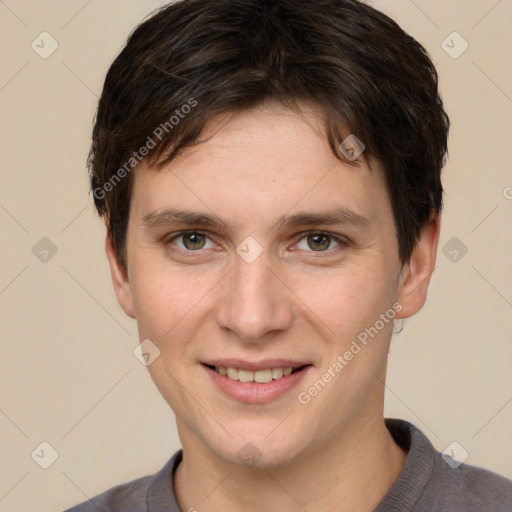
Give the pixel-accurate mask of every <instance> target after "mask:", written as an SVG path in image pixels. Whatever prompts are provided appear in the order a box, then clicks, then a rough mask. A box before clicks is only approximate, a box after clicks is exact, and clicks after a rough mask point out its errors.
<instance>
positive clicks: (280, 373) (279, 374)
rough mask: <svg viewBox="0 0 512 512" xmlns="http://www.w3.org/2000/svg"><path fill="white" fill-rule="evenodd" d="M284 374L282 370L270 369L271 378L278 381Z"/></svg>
mask: <svg viewBox="0 0 512 512" xmlns="http://www.w3.org/2000/svg"><path fill="white" fill-rule="evenodd" d="M283 374H284V370H283V369H282V368H272V378H273V379H280V378H281V377H282V376H283Z"/></svg>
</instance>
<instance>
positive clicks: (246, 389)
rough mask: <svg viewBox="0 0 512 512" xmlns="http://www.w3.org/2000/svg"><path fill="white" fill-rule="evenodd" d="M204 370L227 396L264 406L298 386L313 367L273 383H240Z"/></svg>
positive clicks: (209, 370) (213, 371)
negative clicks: (263, 404)
mask: <svg viewBox="0 0 512 512" xmlns="http://www.w3.org/2000/svg"><path fill="white" fill-rule="evenodd" d="M203 368H205V370H206V371H207V373H208V375H209V376H210V378H211V379H212V380H213V382H214V383H215V384H216V385H217V387H218V388H219V389H220V390H221V391H222V392H223V393H224V394H226V395H228V396H229V397H231V398H234V399H235V400H237V401H239V402H244V403H250V404H262V403H265V402H269V401H270V400H274V399H276V398H278V397H279V396H281V395H283V394H284V393H286V392H287V391H289V390H290V389H292V388H293V387H294V386H296V385H297V384H298V383H299V382H300V381H301V380H302V378H303V377H304V375H305V374H306V373H308V370H309V369H310V368H311V366H306V367H304V368H303V369H302V370H299V371H298V372H295V373H291V374H290V375H286V376H283V377H281V378H280V379H275V380H273V381H272V382H267V383H265V384H261V383H259V382H240V381H238V380H233V379H230V378H229V377H226V376H225V375H221V374H220V373H217V372H216V371H215V370H212V369H211V368H209V367H208V366H206V365H203Z"/></svg>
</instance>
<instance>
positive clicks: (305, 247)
mask: <svg viewBox="0 0 512 512" xmlns="http://www.w3.org/2000/svg"><path fill="white" fill-rule="evenodd" d="M321 127H322V121H321V119H319V118H318V117H317V116H316V115H315V114H314V113H313V111H312V109H309V111H308V110H307V109H306V108H305V109H304V115H303V116H300V115H298V114H297V113H294V112H292V111H289V110H286V109H285V108H284V107H278V106H276V105H272V106H270V105H266V106H261V107H259V108H257V109H254V110H252V111H250V112H245V113H242V114H237V115H231V116H222V117H219V118H217V119H215V120H214V121H212V122H211V123H210V124H209V125H208V126H207V128H206V130H205V134H204V135H206V136H207V137H205V138H206V139H207V141H206V142H204V143H202V144H199V145H197V146H194V147H193V148H190V149H189V150H187V151H185V152H184V153H183V154H181V155H180V156H179V157H178V158H176V159H175V160H173V161H172V162H171V163H170V164H169V165H168V166H167V167H166V168H164V169H163V170H157V169H155V168H150V167H148V166H147V164H146V163H145V162H143V163H141V165H140V166H139V168H137V169H136V171H135V173H134V184H133V185H134V186H133V195H132V198H131V206H130V216H129V225H128V231H127V261H128V270H127V272H124V270H123V269H122V267H120V266H119V264H118V262H117V260H116V258H115V256H114V254H113V251H112V247H111V245H110V248H109V244H108V242H107V249H108V253H109V258H110V263H111V267H112V272H113V277H114V285H115V288H116V293H117V296H118V299H119V302H120V303H121V305H122V306H123V308H124V310H125V311H126V312H127V314H129V315H131V316H133V317H134V318H136V319H137V323H138V329H139V334H140V339H141V340H145V339H149V340H151V342H152V343H154V344H155V345H156V346H157V347H158V349H159V350H160V355H159V357H157V358H156V359H155V360H154V361H153V362H152V363H151V365H149V366H148V369H149V371H150V373H151V377H152V378H153V380H154V382H155V383H156V385H157V387H158V389H159V390H160V392H161V394H162V395H163V397H164V398H165V400H166V401H167V402H168V403H169V405H170V406H171V407H172V409H173V410H174V412H175V414H176V419H177V425H178V430H179V434H180V438H181V440H182V443H183V445H184V446H185V445H187V444H192V443H193V444H194V445H195V446H199V447H201V448H202V449H204V450H205V451H207V452H208V453H210V454H213V455H214V456H216V457H220V458H222V459H224V460H227V461H231V462H235V463H240V461H241V458H243V457H244V456H247V455H248V456H249V457H251V456H252V458H253V461H252V462H253V463H256V464H257V465H262V466H265V465H267V466H271V465H275V464H283V463H286V462H290V461H292V460H293V459H294V458H296V457H299V456H301V455H307V454H308V453H310V452H312V451H313V450H315V449H319V447H320V446H321V445H324V446H326V445H328V443H329V442H330V441H332V440H333V439H334V438H335V437H336V436H338V435H340V432H343V431H347V430H348V429H350V428H351V426H353V425H355V424H356V423H357V422H360V421H361V420H362V419H363V418H365V421H366V422H367V423H368V422H369V421H371V420H372V418H376V419H377V420H378V419H379V417H380V419H381V418H382V401H383V386H382V380H383V379H384V376H385V364H386V358H387V352H388V346H389V341H390V338H391V334H392V329H393V319H394V318H395V317H397V318H398V317H404V316H409V315H410V314H412V313H414V312H415V311H417V310H418V309H419V308H420V307H421V305H422V304H423V301H424V298H425V297H424V295H425V293H426V285H427V283H428V277H429V276H430V271H431V268H433V263H434V262H433V260H434V259H435V245H436V243H437V230H438V228H436V226H435V225H434V227H433V228H430V229H429V230H425V235H424V236H423V239H422V240H423V241H420V243H419V244H418V247H417V249H416V250H415V251H416V252H415V253H414V254H413V258H412V259H411V262H412V264H410V265H405V266H404V267H402V265H401V263H400V261H399V258H398V244H397V239H396V233H395V224H394V220H393V214H392V209H391V204H390V199H389V196H388V193H387V191H386V187H385V184H384V175H383V172H382V169H381V168H380V167H379V165H378V163H377V162H375V163H373V164H372V168H371V169H370V168H369V167H368V166H367V165H366V164H365V163H364V161H363V160H362V158H360V159H359V165H358V166H357V167H352V166H348V165H346V164H344V163H342V162H340V161H339V160H338V159H336V158H335V156H334V155H333V154H332V152H331V150H330V148H329V147H328V145H327V143H326V141H325V140H324V137H323V136H322V135H321ZM363 333H366V338H365V335H364V334H363ZM370 333H371V334H370ZM363 339H364V342H363ZM357 347H358V348H357ZM290 369H291V371H292V373H291V374H290V373H289V372H290ZM226 373H227V375H225V374H226ZM255 381H256V382H255ZM248 443H251V444H248ZM260 457H261V458H260ZM258 459H259V460H258Z"/></svg>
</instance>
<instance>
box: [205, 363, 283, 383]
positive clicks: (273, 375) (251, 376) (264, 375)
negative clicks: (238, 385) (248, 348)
mask: <svg viewBox="0 0 512 512" xmlns="http://www.w3.org/2000/svg"><path fill="white" fill-rule="evenodd" d="M215 371H216V372H217V373H220V375H225V376H227V377H229V378H230V379H232V380H238V381H240V382H259V383H261V384H266V383H267V382H272V380H277V379H280V378H281V377H285V376H287V375H290V374H291V373H292V371H293V368H292V367H291V366H288V367H287V368H269V369H268V370H258V371H256V372H253V371H250V370H239V369H238V368H232V367H227V368H226V367H225V366H216V367H215Z"/></svg>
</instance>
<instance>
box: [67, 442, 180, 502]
mask: <svg viewBox="0 0 512 512" xmlns="http://www.w3.org/2000/svg"><path fill="white" fill-rule="evenodd" d="M181 457H182V451H181V450H179V451H178V452H176V453H175V454H174V455H173V456H172V457H171V458H170V459H169V461H168V462H167V463H166V464H165V466H164V467H163V468H162V469H161V470H160V471H159V472H158V473H155V474H154V475H148V476H144V477H142V478H137V479H136V480H132V481H130V482H126V483H123V484H120V485H117V486H115V487H112V488H111V489H109V490H107V491H105V492H103V493H102V494H99V495H98V496H95V497H94V498H91V499H88V500H87V501H84V502H83V503H80V504H79V505H76V506H74V507H71V508H69V509H67V510H66V511H65V512H98V511H101V512H128V511H129V512H148V511H149V510H154V506H155V505H159V504H160V502H164V503H166V504H167V507H168V510H169V512H173V511H174V510H179V509H178V508H177V504H176V501H175V496H174V489H173V486H172V474H173V471H174V470H175V468H176V466H177V465H178V464H179V463H180V461H181ZM169 507H170V508H169Z"/></svg>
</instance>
